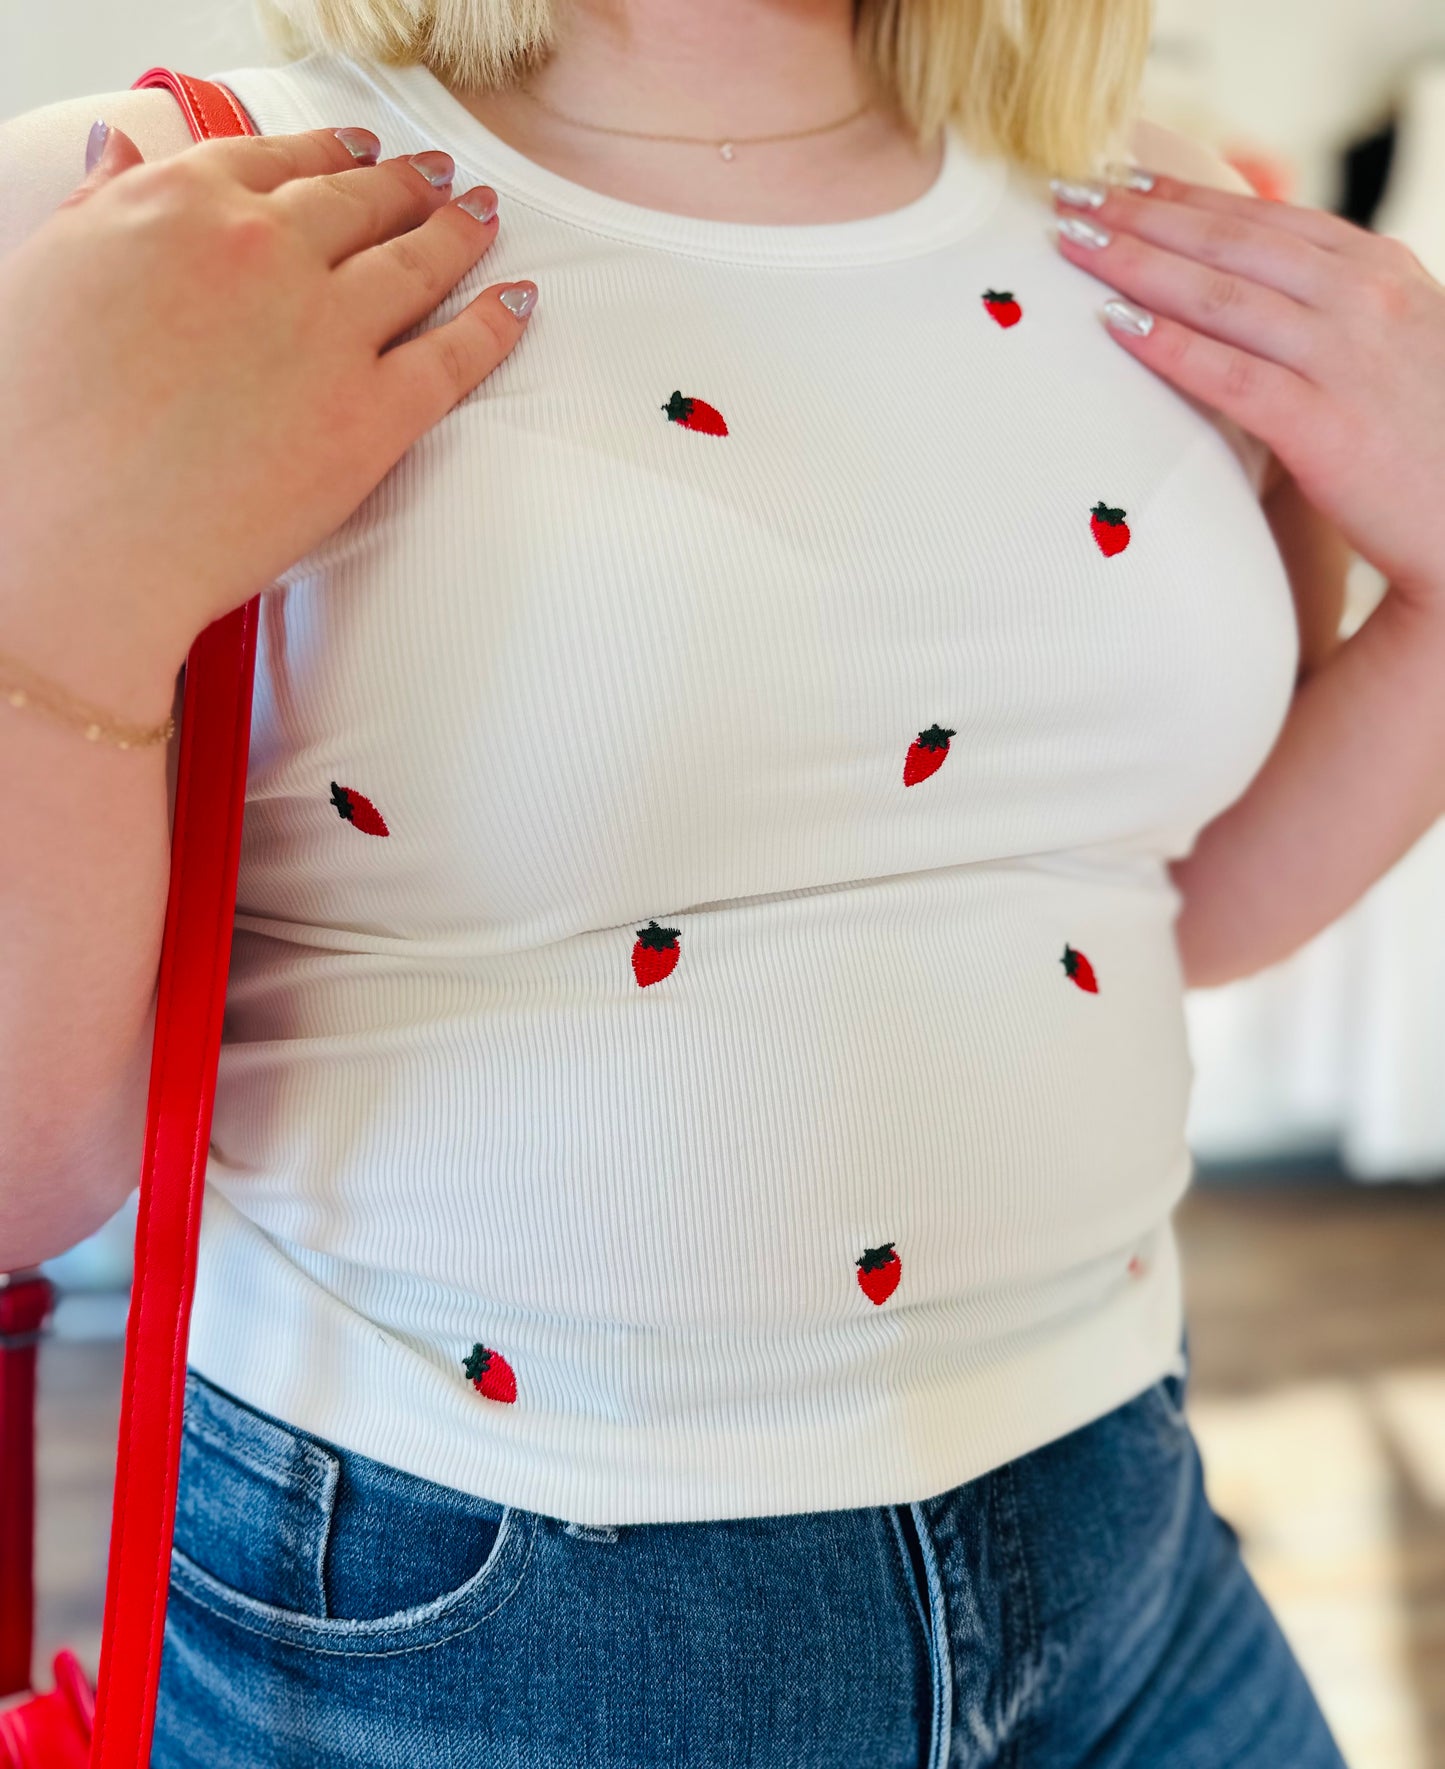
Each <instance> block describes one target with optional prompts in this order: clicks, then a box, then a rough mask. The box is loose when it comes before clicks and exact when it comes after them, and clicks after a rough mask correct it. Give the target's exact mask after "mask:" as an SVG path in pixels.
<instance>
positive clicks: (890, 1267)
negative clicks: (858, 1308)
mask: <svg viewBox="0 0 1445 1769" xmlns="http://www.w3.org/2000/svg"><path fill="white" fill-rule="evenodd" d="M853 1263H854V1265H856V1266H857V1267H858V1288H859V1289H860V1290H861V1291H862V1292H863V1294H864V1295H865V1296H866V1297H867V1298H868V1300H869V1301H870V1302H871V1303H873V1304H874V1305H875V1307H876V1306H877V1305H878V1304H880V1303H884V1302H886V1301H887V1300H888V1298H889V1297H890V1296H891V1295H892V1294H893V1292H894V1291H895V1290H896V1289H897V1288H898V1280H899V1278H901V1277H902V1276H903V1261H902V1260H901V1259H900V1258H899V1257H898V1255H897V1254H896V1253H895V1252H894V1251H893V1243H892V1241H885V1242H884V1243H883V1245H882V1246H881V1247H865V1248H864V1249H863V1257H862V1258H861V1259H855V1260H854V1261H853Z"/></svg>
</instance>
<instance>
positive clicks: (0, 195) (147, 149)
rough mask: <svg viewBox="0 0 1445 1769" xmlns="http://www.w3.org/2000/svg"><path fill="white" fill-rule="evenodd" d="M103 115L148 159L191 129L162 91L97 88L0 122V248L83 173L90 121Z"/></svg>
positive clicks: (185, 138)
mask: <svg viewBox="0 0 1445 1769" xmlns="http://www.w3.org/2000/svg"><path fill="white" fill-rule="evenodd" d="M97 117H104V119H105V120H106V122H107V123H110V124H112V125H113V126H114V127H115V128H117V129H119V130H120V131H121V132H122V133H123V134H125V135H128V136H129V137H130V138H131V140H132V141H133V142H134V143H135V144H136V146H137V147H138V148H139V149H140V151H141V157H142V158H143V159H147V160H162V159H166V158H168V157H169V156H170V155H171V154H178V153H180V152H182V151H183V150H184V149H185V148H188V147H190V146H191V131H190V128H189V127H188V125H187V123H186V120H185V118H184V117H183V116H182V115H181V109H180V106H179V105H178V104H177V103H176V101H175V99H174V98H172V97H171V95H170V93H169V92H166V91H163V90H159V89H157V90H153V91H145V92H103V93H100V94H98V95H97V96H95V97H92V98H67V99H63V100H62V101H61V102H60V103H59V104H47V105H45V106H43V107H42V108H41V109H40V110H35V111H25V112H23V113H22V114H21V115H20V116H18V117H11V118H10V119H9V120H8V121H6V122H4V123H0V252H8V251H11V250H12V249H13V248H14V247H16V246H18V245H19V244H20V242H21V240H23V239H25V238H27V237H28V236H29V235H30V234H31V233H33V232H34V231H35V229H36V228H37V227H39V225H40V223H41V222H42V221H44V220H45V218H46V217H47V216H48V215H49V214H50V213H51V212H52V211H53V210H54V208H55V207H56V205H57V204H58V203H59V202H60V201H61V200H62V199H63V198H64V197H67V196H69V195H70V193H71V191H73V190H74V189H75V187H76V185H77V184H79V183H80V181H81V180H82V179H83V178H84V177H85V144H86V141H87V139H88V138H89V135H90V126H91V124H92V123H94V121H95V120H96V118H97Z"/></svg>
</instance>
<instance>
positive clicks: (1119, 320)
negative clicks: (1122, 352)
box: [1099, 295, 1154, 338]
mask: <svg viewBox="0 0 1445 1769" xmlns="http://www.w3.org/2000/svg"><path fill="white" fill-rule="evenodd" d="M1099 311H1100V313H1102V314H1103V315H1104V317H1105V319H1107V320H1108V322H1109V324H1110V325H1111V326H1118V328H1119V330H1120V331H1121V332H1133V334H1134V335H1135V337H1136V338H1147V337H1148V336H1149V334H1150V332H1152V331H1153V330H1154V315H1153V314H1152V313H1150V312H1149V310H1148V309H1147V308H1145V307H1136V306H1135V305H1134V303H1133V302H1132V301H1124V300H1121V299H1120V298H1119V296H1117V295H1116V296H1114V298H1113V299H1112V300H1111V301H1106V302H1105V303H1104V305H1103V306H1102V307H1101V308H1100V309H1099Z"/></svg>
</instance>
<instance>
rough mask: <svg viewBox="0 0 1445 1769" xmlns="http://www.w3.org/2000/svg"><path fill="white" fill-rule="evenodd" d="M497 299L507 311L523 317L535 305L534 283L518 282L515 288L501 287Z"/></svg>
mask: <svg viewBox="0 0 1445 1769" xmlns="http://www.w3.org/2000/svg"><path fill="white" fill-rule="evenodd" d="M497 299H498V300H499V301H500V302H501V303H502V305H503V307H505V308H506V309H507V311H508V312H509V313H514V314H516V316H517V318H518V319H525V318H526V317H527V315H528V314H529V313H530V312H531V311H532V309H533V308H534V307H535V306H536V305H537V285H536V283H518V284H517V286H516V288H515V289H503V290H502V292H501V294H500V295H499V296H498V297H497Z"/></svg>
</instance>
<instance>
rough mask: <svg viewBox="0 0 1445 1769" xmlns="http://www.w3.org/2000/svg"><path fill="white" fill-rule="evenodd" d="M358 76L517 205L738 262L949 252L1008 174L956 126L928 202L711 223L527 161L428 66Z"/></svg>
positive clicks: (863, 259) (363, 70)
mask: <svg viewBox="0 0 1445 1769" xmlns="http://www.w3.org/2000/svg"><path fill="white" fill-rule="evenodd" d="M351 65H352V67H353V68H354V70H355V72H356V74H357V75H358V76H359V77H360V78H361V79H363V80H364V81H365V82H366V83H367V84H368V85H370V86H371V87H373V88H374V89H375V90H376V91H377V92H378V93H379V94H380V96H381V97H382V98H383V99H384V100H385V101H386V102H388V103H389V104H390V105H391V106H392V108H393V109H395V110H398V111H400V112H401V113H402V114H403V115H406V116H408V117H410V119H411V120H412V121H413V122H414V123H415V124H416V125H417V126H418V127H419V128H420V129H421V131H422V133H423V134H425V135H428V136H429V137H431V138H432V139H434V140H435V142H436V145H437V146H438V147H444V148H445V149H446V150H447V151H448V152H450V153H452V154H453V156H454V157H455V158H456V159H457V160H458V161H459V162H461V163H463V164H465V165H467V166H469V167H470V168H471V169H473V170H475V172H476V174H477V177H478V179H479V180H484V181H485V182H486V183H489V184H491V185H492V186H494V187H495V189H496V190H497V191H498V193H499V194H500V195H502V196H504V197H505V198H507V199H508V200H510V201H513V202H516V201H521V202H523V203H525V204H527V205H528V206H529V207H531V208H533V209H535V210H537V211H539V212H541V213H543V214H548V215H552V216H555V217H557V218H558V219H560V220H563V221H568V222H571V223H572V224H573V225H574V226H577V227H582V228H586V229H588V230H589V231H591V232H593V233H601V234H606V235H609V236H611V237H612V238H614V239H622V240H630V241H632V242H634V243H636V244H639V245H650V246H656V247H659V248H662V249H664V250H670V251H674V252H680V253H684V254H687V255H689V256H692V257H705V258H713V259H718V260H722V261H725V262H729V263H734V264H754V265H778V266H801V265H814V266H826V265H862V264H878V263H884V262H887V261H888V260H890V259H899V258H911V257H917V256H921V255H922V254H923V253H926V252H930V251H936V250H938V249H939V248H940V247H942V246H947V245H951V244H952V243H953V242H954V241H956V240H959V239H961V238H963V237H964V236H965V235H966V234H968V233H970V232H972V231H973V230H974V229H976V228H977V227H979V226H981V225H982V224H983V222H984V221H985V220H986V219H987V218H988V216H989V215H990V214H991V213H992V211H993V209H994V207H995V206H996V204H997V203H998V200H999V198H1000V196H1001V195H1002V192H1003V189H1004V185H1005V182H1006V180H1007V175H1008V169H1007V165H1006V163H1005V162H1004V161H1003V160H1002V159H1001V158H996V159H986V158H983V157H981V156H979V155H977V154H975V153H974V152H973V151H972V150H971V149H970V148H969V147H968V146H967V144H966V143H965V142H964V141H963V139H962V137H961V135H960V134H959V133H958V131H957V128H956V127H955V126H954V125H953V124H951V123H950V124H949V125H947V127H946V128H945V130H944V152H943V164H942V166H941V167H940V169H939V172H938V175H937V176H936V178H935V179H934V181H933V183H932V184H931V185H930V186H929V187H928V189H927V190H925V191H924V192H923V194H922V195H921V196H918V197H915V198H914V199H913V201H912V202H910V203H905V204H904V205H903V206H902V208H898V209H890V210H887V211H885V212H884V213H883V214H880V215H866V216H864V217H862V218H861V219H859V220H854V221H820V222H804V223H761V222H749V221H713V220H708V219H706V218H704V217H702V216H696V215H678V214H674V213H673V212H672V211H671V210H667V209H649V208H645V207H644V206H642V205H641V204H638V203H628V202H624V201H622V200H621V199H620V198H618V197H611V196H607V195H605V194H604V193H603V192H601V191H595V190H592V189H590V188H589V187H588V186H587V185H585V184H578V183H576V182H574V181H573V180H572V179H570V178H564V177H562V175H561V174H560V173H557V172H553V171H550V170H549V169H548V168H547V167H545V166H542V165H539V164H538V163H537V162H536V161H535V160H530V159H528V158H527V157H526V155H525V154H522V153H520V152H518V150H517V149H516V148H514V147H511V146H509V145H508V143H506V142H505V141H503V140H502V138H501V137H500V136H499V135H495V134H493V132H492V131H491V130H490V129H488V128H487V126H486V125H485V124H484V123H483V122H482V121H481V119H480V118H478V117H475V116H473V115H472V113H471V112H470V111H469V110H468V109H467V107H466V106H465V105H464V104H463V103H462V102H461V100H460V99H458V98H456V97H454V96H453V95H452V93H450V92H449V91H448V90H447V88H446V87H445V86H444V85H443V84H442V82H441V81H440V80H439V79H438V78H437V77H436V75H435V74H433V73H432V72H431V70H430V69H429V68H425V67H421V66H419V65H413V66H410V67H403V68H397V67H386V66H382V65H381V64H379V63H365V64H360V63H352V64H351Z"/></svg>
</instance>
